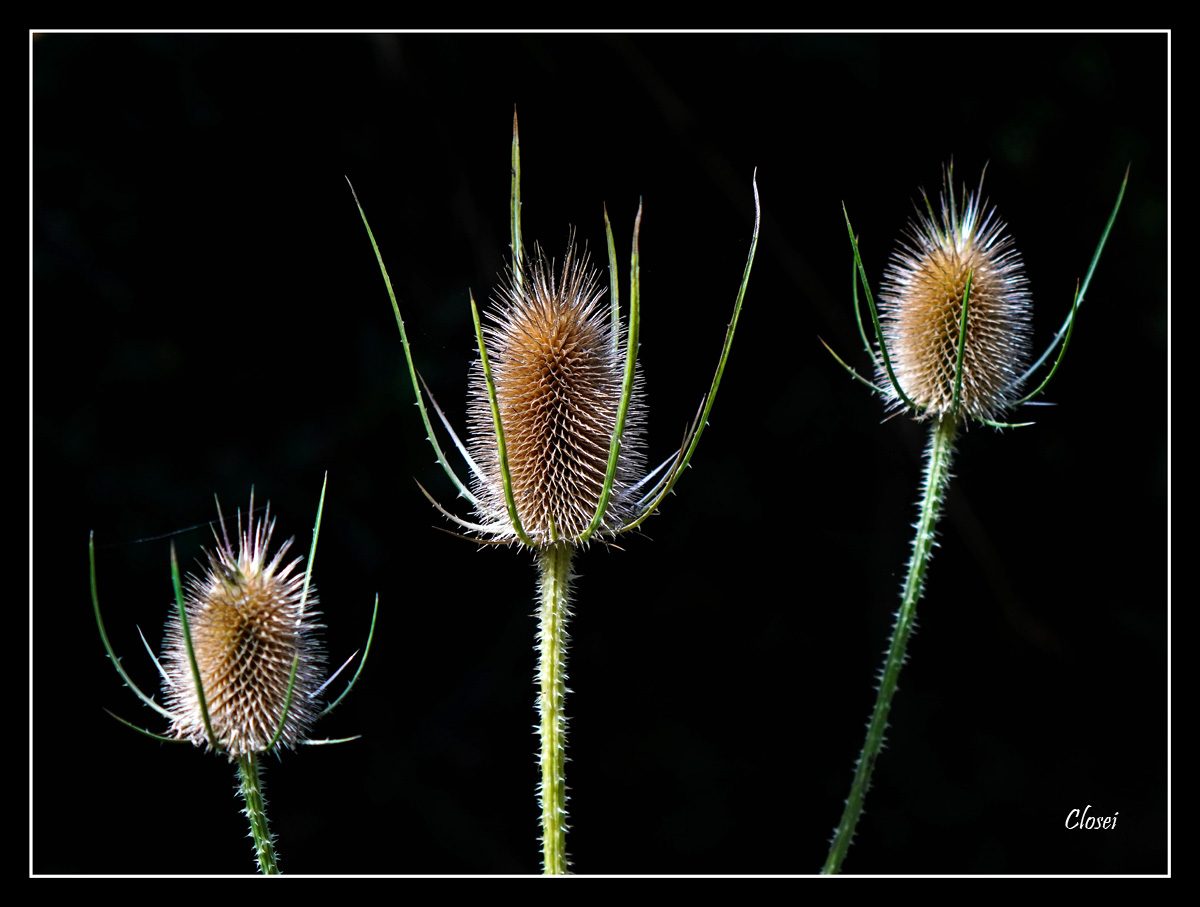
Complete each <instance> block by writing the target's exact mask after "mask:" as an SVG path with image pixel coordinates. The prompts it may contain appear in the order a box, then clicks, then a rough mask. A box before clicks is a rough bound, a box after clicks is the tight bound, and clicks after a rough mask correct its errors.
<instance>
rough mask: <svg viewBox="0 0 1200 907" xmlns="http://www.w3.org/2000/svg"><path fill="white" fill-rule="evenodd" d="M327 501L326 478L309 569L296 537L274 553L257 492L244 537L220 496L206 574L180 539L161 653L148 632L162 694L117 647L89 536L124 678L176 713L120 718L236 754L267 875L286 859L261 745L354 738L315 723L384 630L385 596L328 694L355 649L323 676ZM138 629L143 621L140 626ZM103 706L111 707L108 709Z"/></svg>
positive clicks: (270, 749)
mask: <svg viewBox="0 0 1200 907" xmlns="http://www.w3.org/2000/svg"><path fill="white" fill-rule="evenodd" d="M324 509H325V484H322V486H321V498H320V502H319V503H318V505H317V517H316V521H315V523H314V525H313V536H312V546H311V547H310V549H309V553H308V561H307V564H306V565H305V567H304V570H303V572H300V570H299V567H300V565H301V563H303V562H304V558H302V557H296V558H294V559H292V560H291V561H289V562H286V563H285V561H284V559H285V557H286V555H287V553H288V550H289V549H290V548H291V545H292V541H293V540H291V539H289V540H288V541H286V542H284V543H283V544H282V545H281V546H279V548H278V549H277V550H276V551H275V553H274V555H273V556H272V555H271V552H270V544H271V536H272V534H273V533H274V530H275V521H274V520H273V519H272V518H271V512H270V511H271V509H270V505H267V508H266V512H265V513H264V515H263V516H262V518H261V519H259V518H258V517H256V516H255V511H254V493H253V491H252V492H251V493H250V509H249V511H248V512H247V514H246V523H245V525H244V526H243V523H242V515H241V511H240V510H239V511H238V514H237V530H236V547H235V542H234V541H233V540H231V539H230V537H229V532H228V530H227V527H226V524H225V518H224V516H223V515H222V514H221V509H220V503H219V502H218V504H217V514H218V521H217V525H218V526H219V527H220V532H219V533H218V532H217V529H216V527H214V528H213V535H214V538H215V540H216V547H215V548H213V549H212V550H211V551H209V552H207V561H208V562H207V565H206V566H205V569H204V570H203V571H202V573H201V574H200V575H199V576H195V575H189V576H188V577H187V579H186V581H181V580H180V575H179V563H178V560H177V558H176V556H175V546H174V545H172V546H171V585H172V587H173V589H174V594H175V608H174V610H173V612H172V613H171V615H170V617H169V618H168V620H167V629H166V640H165V643H164V649H163V657H162V659H161V660H159V659H158V658H157V657H156V656H155V655H154V652H153V650H152V649H151V648H150V645H149V643H148V642H146V637H145V636H142V644H143V645H144V646H145V648H146V652H147V654H148V655H149V656H150V660H151V661H153V662H154V666H155V667H156V668H157V669H158V673H159V675H160V676H161V678H162V685H163V702H162V703H159V702H158V701H157V700H155V699H154V698H153V697H151V696H148V695H147V694H146V693H144V692H142V690H141V688H140V687H138V685H137V684H136V683H135V682H134V681H133V679H132V678H131V677H130V676H129V674H128V673H127V672H126V671H125V668H124V667H123V666H122V664H121V660H120V659H119V658H118V657H117V655H116V652H115V651H114V650H113V646H112V643H111V641H110V640H109V637H108V631H107V630H106V629H105V625H104V618H103V617H102V616H101V614H100V596H99V593H98V591H97V586H96V546H95V539H94V537H93V538H92V539H90V540H89V542H88V562H89V564H88V566H89V570H90V580H91V593H92V611H93V614H94V616H95V619H96V626H97V628H98V629H99V631H100V639H101V641H102V642H103V643H104V649H105V651H106V652H107V653H108V657H109V660H110V661H112V664H113V667H115V668H116V670H117V674H118V675H120V677H121V680H122V681H124V683H125V685H126V686H127V687H129V688H130V689H131V690H133V692H134V694H135V695H136V696H137V697H138V698H139V699H140V700H141V701H142V702H143V703H144V704H145V705H147V706H149V707H150V708H151V709H153V710H154V711H155V712H157V713H158V714H159V715H161V716H162V717H163V718H165V719H167V721H168V722H169V727H168V729H167V732H166V733H165V734H158V733H155V732H153V731H150V730H147V729H145V728H142V727H139V726H138V725H136V724H134V723H132V722H130V721H126V720H125V719H124V718H120V717H119V716H117V715H115V714H113V713H112V712H109V715H112V717H113V718H116V720H117V721H119V722H121V723H122V724H124V725H126V726H127V727H130V728H132V729H133V730H135V731H137V732H139V733H141V734H144V735H145V736H147V737H150V738H151V739H154V740H158V741H161V742H163V743H192V744H194V745H195V746H198V747H200V748H202V749H206V750H210V751H213V752H218V753H222V754H224V755H225V756H226V757H227V758H228V759H229V761H230V762H234V763H236V764H237V770H238V780H239V788H240V791H241V795H242V800H243V802H244V803H245V814H246V817H247V819H248V820H249V822H250V836H251V838H252V839H253V841H254V855H255V859H256V860H257V862H258V868H259V870H260V871H261V872H262V873H263V875H277V874H278V873H279V860H278V858H277V856H276V853H275V840H274V837H273V836H272V834H271V829H270V823H269V821H268V818H267V809H266V800H265V798H264V795H263V784H262V772H261V767H260V765H259V762H260V757H261V756H264V755H266V754H269V753H275V754H276V755H279V754H280V753H281V752H282V751H283V750H284V749H294V748H295V747H296V746H298V745H300V744H307V745H322V744H336V743H346V742H349V741H351V740H357V739H358V738H357V737H344V738H340V739H321V740H314V739H310V738H309V737H308V732H309V730H310V729H311V727H312V725H313V724H314V723H315V722H316V721H317V720H318V719H320V718H323V717H324V716H325V715H328V714H329V713H330V712H332V711H333V710H334V709H335V708H336V707H337V706H338V705H339V704H340V703H341V701H342V700H343V699H344V698H345V697H346V696H347V694H349V692H350V691H351V690H352V689H353V688H354V685H355V684H356V683H357V682H358V678H359V676H360V675H361V674H362V670H363V666H364V665H365V664H366V660H367V655H368V654H369V653H370V650H371V642H372V640H373V639H374V638H375V621H376V618H377V617H378V615H379V598H378V596H376V598H375V608H374V612H373V613H372V616H371V629H370V631H369V632H368V634H367V641H366V644H365V645H364V646H363V650H362V657H361V658H360V659H359V662H358V667H357V669H356V670H355V672H354V676H353V677H352V678H351V679H350V681H349V682H348V683H347V684H346V687H345V689H344V690H343V691H342V692H341V694H340V695H338V696H337V698H335V699H333V700H332V701H331V702H328V703H327V704H322V696H323V694H324V693H325V691H326V690H327V689H328V687H329V685H330V684H331V683H333V681H334V680H335V679H336V678H337V677H338V675H340V674H341V673H342V671H343V670H345V669H346V668H347V667H348V666H349V665H350V663H351V662H352V661H354V659H355V657H357V656H358V653H357V652H355V653H353V654H352V655H351V656H350V657H349V658H348V659H346V661H345V662H344V663H343V664H342V666H341V667H340V668H338V669H337V670H336V671H334V672H333V673H332V674H331V675H330V676H329V677H328V678H327V679H325V680H322V679H321V678H322V674H323V669H324V666H325V657H324V652H323V647H322V645H321V642H320V640H319V638H318V636H317V630H318V629H319V628H320V626H321V625H320V624H319V623H317V619H318V617H319V615H318V613H317V612H316V611H315V610H314V607H315V605H316V604H317V595H316V588H315V587H314V586H313V584H312V568H313V563H314V561H315V559H316V554H317V538H318V535H319V534H320V529H321V516H322V514H323V512H324ZM138 633H139V635H141V630H140V629H139V630H138ZM105 711H108V710H107V709H106V710H105Z"/></svg>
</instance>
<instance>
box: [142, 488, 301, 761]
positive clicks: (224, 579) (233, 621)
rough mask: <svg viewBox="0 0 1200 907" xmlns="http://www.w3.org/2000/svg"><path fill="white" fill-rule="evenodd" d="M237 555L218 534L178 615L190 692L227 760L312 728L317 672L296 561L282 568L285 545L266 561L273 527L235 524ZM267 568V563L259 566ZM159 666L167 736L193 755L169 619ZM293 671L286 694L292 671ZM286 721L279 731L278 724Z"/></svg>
mask: <svg viewBox="0 0 1200 907" xmlns="http://www.w3.org/2000/svg"><path fill="white" fill-rule="evenodd" d="M238 528H239V533H238V549H237V551H236V552H235V551H234V549H233V546H232V545H231V543H230V540H229V537H228V535H225V534H224V525H222V536H223V537H222V538H219V539H218V543H217V547H216V548H215V549H214V550H212V551H209V552H208V568H207V570H206V571H205V572H204V573H203V575H202V576H199V577H197V576H192V575H189V576H188V578H187V583H186V596H185V607H186V609H187V621H188V625H189V628H190V632H191V641H192V648H193V651H194V652H195V657H196V667H197V669H198V670H199V674H200V683H201V686H202V689H203V691H204V694H205V698H206V700H207V706H208V713H209V718H210V719H211V722H212V730H213V733H214V735H215V736H216V739H217V741H219V742H220V746H221V748H222V749H223V750H225V751H226V752H227V753H228V755H229V757H230V759H231V760H232V759H236V758H237V757H239V756H243V755H247V754H251V753H261V752H266V751H267V750H269V749H270V748H271V745H272V742H273V741H274V740H275V738H276V734H277V732H278V738H279V743H281V744H283V745H285V746H289V747H292V746H295V745H296V744H297V743H299V742H300V741H301V740H302V739H303V738H304V737H305V736H306V734H307V731H308V729H309V728H310V727H311V725H312V723H313V722H314V721H315V720H316V717H317V714H318V711H319V710H318V708H317V704H316V702H315V701H314V697H315V695H316V691H317V689H318V687H319V685H320V676H321V673H322V669H323V666H324V657H323V653H322V650H321V646H320V644H319V642H318V640H317V638H316V635H315V630H316V629H317V627H318V626H319V625H318V624H317V623H316V621H315V618H316V616H317V615H316V613H315V612H314V611H313V610H312V607H311V606H312V605H314V604H315V603H316V593H315V590H314V589H313V588H312V587H311V586H310V587H309V589H308V594H307V596H305V594H304V572H303V571H300V570H298V569H297V568H298V567H299V566H300V564H301V562H302V561H303V558H300V557H297V558H295V559H293V560H292V561H290V562H289V563H287V564H284V557H285V556H286V554H287V552H288V550H289V549H290V548H291V545H292V540H291V539H289V540H288V541H286V542H285V543H284V544H283V545H281V546H280V548H279V550H278V551H277V552H275V555H274V557H270V555H269V547H270V542H271V535H272V533H273V532H274V529H275V522H274V520H272V519H271V517H270V508H269V507H268V512H267V514H266V516H265V518H264V519H262V520H256V519H255V518H254V516H253V507H251V516H250V517H249V522H248V525H247V527H246V528H245V530H244V531H242V529H241V526H240V519H239V527H238ZM269 557H270V559H269V560H268V558H269ZM165 647H166V650H165V653H164V658H163V671H164V698H165V700H166V703H167V706H168V708H169V709H170V711H171V713H172V715H173V719H172V722H171V729H170V733H171V734H173V735H174V736H176V737H178V738H180V739H184V740H188V741H190V742H192V743H194V744H196V745H197V746H203V745H206V744H207V743H209V738H208V731H207V728H206V727H205V722H204V709H203V707H202V705H201V702H200V698H199V695H198V693H197V688H196V684H195V683H194V682H193V679H192V669H191V662H190V659H189V657H188V651H187V640H186V638H185V635H184V628H183V625H182V623H181V621H180V619H179V616H178V615H177V614H173V615H172V616H171V618H170V620H169V621H168V624H167V632H166V642H165ZM293 663H295V664H296V679H295V685H294V687H293V688H292V690H291V700H290V703H289V701H288V692H289V686H290V685H291V672H292V665H293ZM285 708H286V709H287V717H286V720H285V721H284V723H283V728H282V731H280V720H281V719H282V718H283V717H284V709H285Z"/></svg>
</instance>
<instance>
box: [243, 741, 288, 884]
mask: <svg viewBox="0 0 1200 907" xmlns="http://www.w3.org/2000/svg"><path fill="white" fill-rule="evenodd" d="M238 778H239V780H240V781H241V791H242V799H243V800H244V801H245V802H246V818H247V819H249V820H250V836H251V837H252V838H253V839H254V857H255V859H256V860H258V871H259V872H261V873H262V874H263V875H265V876H275V875H279V862H278V860H277V859H276V858H275V842H274V841H272V840H271V826H270V823H269V822H268V821H267V801H266V800H265V799H264V797H263V788H262V781H261V780H260V779H259V775H258V757H257V756H256V755H255V754H254V753H247V754H246V755H244V756H239V757H238Z"/></svg>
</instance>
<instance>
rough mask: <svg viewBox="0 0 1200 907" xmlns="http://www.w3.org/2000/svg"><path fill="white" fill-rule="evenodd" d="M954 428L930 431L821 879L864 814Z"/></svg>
mask: <svg viewBox="0 0 1200 907" xmlns="http://www.w3.org/2000/svg"><path fill="white" fill-rule="evenodd" d="M957 429H958V422H957V420H956V419H955V417H953V416H947V417H945V418H943V419H939V420H938V421H937V422H936V423H935V424H934V426H933V430H932V432H931V433H930V437H929V450H928V454H927V459H926V464H925V484H924V488H923V490H922V494H921V504H920V509H921V515H920V519H919V520H918V522H917V534H916V537H915V538H914V539H913V550H912V557H911V558H910V559H909V562H908V578H907V579H906V580H905V581H904V596H903V598H902V599H901V602H900V610H899V611H898V612H897V613H896V625H895V626H894V627H893V628H892V641H891V644H890V645H889V646H888V653H887V661H886V662H885V663H884V666H883V675H882V678H881V680H880V682H879V695H878V696H877V697H876V699H875V710H874V711H873V712H872V713H871V721H870V724H868V725H867V740H866V743H864V744H863V749H862V755H861V756H859V757H858V767H857V768H856V769H855V771H854V782H853V783H852V784H851V785H850V796H849V797H847V798H846V809H845V811H844V812H843V813H842V821H841V823H840V824H839V825H838V827H837V830H836V831H835V832H834V836H833V843H832V845H831V846H830V848H829V857H828V858H827V859H826V860H825V868H824V869H823V870H822V872H823V873H824V874H825V875H833V874H835V873H838V872H840V871H841V868H842V861H843V860H845V859H846V851H848V850H849V849H850V843H851V842H852V841H853V840H854V829H855V827H856V826H857V825H858V818H859V816H860V815H861V814H862V805H863V798H864V797H865V796H866V793H867V790H868V788H870V786H871V772H872V771H873V770H874V768H875V760H876V759H877V758H878V757H879V751H880V749H882V748H883V737H884V732H885V731H886V730H887V721H888V712H889V711H890V710H891V707H892V697H893V696H894V695H895V693H896V681H897V680H898V679H899V677H900V667H901V666H902V665H903V664H904V660H905V650H906V649H907V648H908V639H909V637H910V636H912V631H913V627H914V626H915V624H916V618H917V602H918V601H920V600H921V593H922V592H923V591H924V589H925V573H926V571H927V570H928V567H929V557H930V555H931V554H932V553H933V542H934V536H935V534H936V533H935V530H936V527H937V521H938V516H939V515H940V513H941V510H942V501H943V500H944V499H945V497H946V487H947V486H948V485H949V483H950V460H951V458H952V456H953V454H954V436H955V434H956V432H957Z"/></svg>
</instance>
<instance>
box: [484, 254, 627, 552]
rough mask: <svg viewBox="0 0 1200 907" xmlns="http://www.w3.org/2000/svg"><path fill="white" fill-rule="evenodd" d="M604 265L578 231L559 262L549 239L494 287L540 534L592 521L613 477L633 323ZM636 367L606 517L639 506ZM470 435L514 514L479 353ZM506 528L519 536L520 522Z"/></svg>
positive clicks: (502, 392) (490, 491) (494, 355)
mask: <svg viewBox="0 0 1200 907" xmlns="http://www.w3.org/2000/svg"><path fill="white" fill-rule="evenodd" d="M603 297H604V289H603V288H602V287H600V285H599V274H598V273H597V271H596V270H594V269H593V268H592V267H591V266H590V262H589V259H588V255H587V253H586V252H585V253H583V254H582V255H581V254H580V253H579V252H578V250H577V249H576V247H575V244H574V238H573V237H572V238H571V240H570V241H569V242H568V248H567V253H566V257H565V259H564V260H563V263H562V267H561V269H560V270H559V271H557V273H556V271H555V266H554V263H553V262H547V260H546V258H545V256H544V254H543V252H542V250H541V248H540V247H535V250H534V255H533V256H532V260H531V261H528V260H527V261H526V262H525V263H523V265H522V266H521V271H514V272H510V273H509V275H508V277H507V278H506V279H505V281H504V283H503V284H502V285H501V286H500V287H499V288H498V290H497V292H496V294H495V295H494V296H493V300H492V306H491V308H490V311H489V312H488V313H487V325H486V327H485V328H484V336H485V338H486V340H487V348H488V357H489V360H490V365H491V371H492V375H493V378H494V382H495V390H496V398H497V402H498V405H499V409H500V417H501V421H502V423H503V426H504V435H505V440H506V444H507V458H508V465H509V472H510V475H511V479H512V494H513V499H514V502H515V504H516V509H517V511H518V512H519V513H520V517H521V522H522V524H523V527H524V531H525V533H526V534H527V536H528V537H529V538H530V539H531V540H532V541H533V542H534V543H535V544H537V545H538V546H544V545H548V544H550V543H552V542H554V541H558V540H572V539H576V538H578V537H579V536H581V535H582V534H583V533H584V532H585V531H586V530H587V529H588V527H589V524H590V523H591V522H592V518H593V516H594V515H595V513H596V509H597V505H598V503H599V501H600V496H601V493H602V489H603V487H604V483H605V473H606V468H607V465H608V458H609V448H610V444H611V441H612V436H613V429H614V427H615V426H616V424H617V418H618V410H619V408H620V404H621V397H622V384H623V379H624V370H625V333H626V328H625V326H624V325H623V324H618V323H614V321H613V320H612V319H611V318H610V317H609V311H608V309H607V308H605V307H602V306H601V304H600V303H601V300H602V299H603ZM642 384H643V382H642V378H641V375H640V372H639V373H637V374H636V375H635V379H634V385H633V393H632V396H631V398H630V403H629V410H628V414H627V416H626V422H625V431H624V435H623V438H622V444H621V450H620V456H619V459H618V460H617V470H616V475H615V478H614V482H613V487H612V492H611V496H610V498H609V502H608V506H607V508H606V510H605V516H604V522H603V524H602V527H601V529H602V530H603V529H604V528H605V527H617V526H621V525H623V524H624V523H625V521H626V520H627V519H628V518H629V517H631V516H632V515H633V509H634V502H633V500H631V495H630V494H629V493H628V492H629V490H630V489H632V488H633V487H634V486H635V484H636V483H637V482H638V481H639V480H640V479H641V478H642V477H643V475H644V473H645V459H646V458H645V446H644V442H645V410H644V406H643V404H642V400H643V389H642ZM468 423H469V436H468V447H469V448H470V451H471V454H472V456H473V457H474V459H475V461H476V462H477V463H478V464H479V466H480V472H481V476H479V477H477V479H476V481H475V483H474V491H475V494H476V496H477V497H478V499H479V507H478V509H479V511H480V515H481V516H482V517H483V519H484V520H485V522H487V523H490V524H493V525H498V524H499V525H505V526H508V525H509V522H510V521H509V515H508V510H507V505H506V498H505V493H504V482H503V476H502V471H501V464H500V456H499V450H498V445H497V437H496V431H495V426H494V423H493V414H492V410H491V403H490V399H489V395H488V390H487V384H486V381H485V377H484V371H483V367H482V362H481V360H479V359H476V361H475V362H474V363H473V364H472V367H471V390H470V401H469V415H468ZM504 533H505V534H507V535H510V536H512V537H513V538H515V537H516V533H515V530H512V529H507V530H504Z"/></svg>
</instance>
